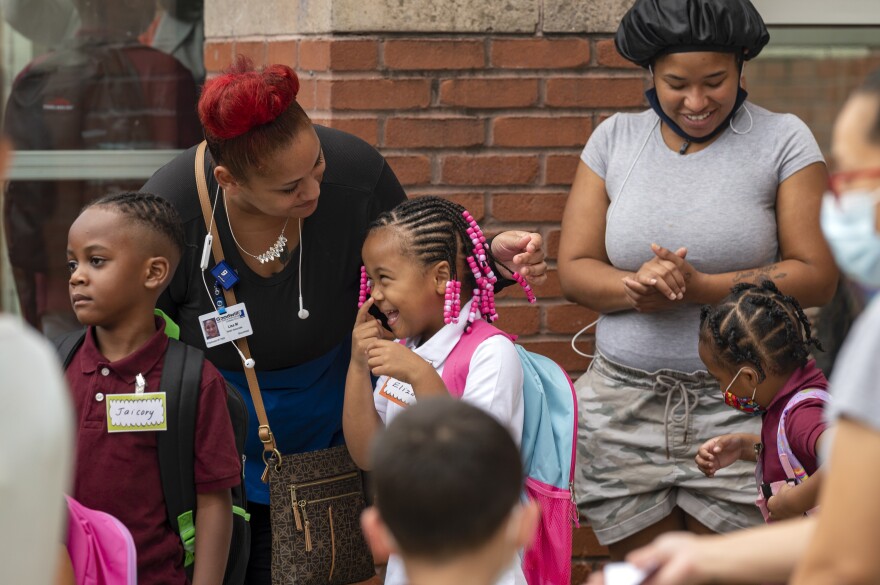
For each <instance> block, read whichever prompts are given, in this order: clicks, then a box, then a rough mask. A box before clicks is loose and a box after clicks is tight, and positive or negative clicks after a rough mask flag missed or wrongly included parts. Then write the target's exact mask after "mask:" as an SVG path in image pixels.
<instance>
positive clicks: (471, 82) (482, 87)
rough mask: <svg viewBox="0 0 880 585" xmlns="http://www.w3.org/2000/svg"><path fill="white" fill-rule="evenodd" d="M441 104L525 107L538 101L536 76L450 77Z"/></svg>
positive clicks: (443, 82)
mask: <svg viewBox="0 0 880 585" xmlns="http://www.w3.org/2000/svg"><path fill="white" fill-rule="evenodd" d="M440 103H441V104H442V105H444V106H460V107H464V108H525V107H528V106H534V105H535V104H537V103H538V80H537V79H479V78H476V79H447V80H444V81H442V82H440Z"/></svg>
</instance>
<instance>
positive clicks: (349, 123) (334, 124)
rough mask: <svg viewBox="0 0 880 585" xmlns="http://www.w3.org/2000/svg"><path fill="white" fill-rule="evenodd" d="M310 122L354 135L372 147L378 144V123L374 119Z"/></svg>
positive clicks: (313, 119) (317, 119) (313, 120)
mask: <svg viewBox="0 0 880 585" xmlns="http://www.w3.org/2000/svg"><path fill="white" fill-rule="evenodd" d="M312 122H314V123H315V124H321V125H323V126H329V127H330V128H336V129H338V130H342V131H343V132H348V133H349V134H354V135H355V136H357V137H358V138H360V139H361V140H363V141H364V142H368V143H370V144H371V145H373V146H378V144H379V121H378V120H377V119H376V118H338V117H335V118H327V119H320V118H312Z"/></svg>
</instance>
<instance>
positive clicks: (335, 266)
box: [142, 126, 406, 370]
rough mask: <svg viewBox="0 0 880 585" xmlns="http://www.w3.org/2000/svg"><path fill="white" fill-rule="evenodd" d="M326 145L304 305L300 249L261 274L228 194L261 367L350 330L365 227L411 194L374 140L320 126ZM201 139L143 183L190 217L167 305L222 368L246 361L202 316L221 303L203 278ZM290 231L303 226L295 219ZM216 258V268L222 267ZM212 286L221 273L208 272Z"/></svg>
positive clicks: (281, 364)
mask: <svg viewBox="0 0 880 585" xmlns="http://www.w3.org/2000/svg"><path fill="white" fill-rule="evenodd" d="M315 131H316V132H317V133H318V139H319V140H320V141H321V147H322V149H323V151H324V157H325V160H326V165H327V166H326V170H325V172H324V179H323V181H322V182H321V195H320V199H319V201H318V207H317V209H316V210H315V212H314V213H313V214H312V215H311V216H309V217H308V218H306V219H305V220H303V224H302V242H301V244H300V245H301V246H302V250H303V257H302V282H303V286H302V294H303V306H304V307H305V308H306V309H308V311H309V313H310V316H309V318H308V319H305V320H302V319H300V318H299V317H297V312H298V311H299V303H298V296H299V274H298V262H299V248H296V249H293V250H291V259H290V262H289V263H288V264H287V265H286V266H285V267H284V268H283V269H282V270H281V272H279V273H278V274H275V275H273V276H270V277H268V278H264V277H262V276H259V275H258V274H256V273H254V272H253V271H252V270H251V269H250V268H248V267H247V265H246V264H245V263H244V260H242V257H241V255H240V254H239V250H238V248H237V247H236V245H235V243H234V242H233V240H232V236H231V234H230V232H229V224H228V222H227V220H226V211H225V209H224V207H223V198H222V197H221V198H220V199H219V201H218V203H217V210H216V213H215V216H214V221H215V222H216V224H217V231H218V233H219V235H220V240H221V242H222V244H223V253H224V255H225V256H226V261H227V263H229V264H230V265H231V266H232V267H233V268H234V269H235V270H236V271H237V272H238V276H239V277H240V278H241V280H240V281H239V283H238V284H237V285H236V286H235V288H234V291H235V295H236V298H237V299H238V302H243V303H245V305H246V306H247V309H248V313H249V314H250V319H251V325H252V326H253V330H254V334H253V335H251V336H250V337H248V345H249V346H250V349H251V353H252V355H253V358H254V360H255V361H256V369H257V370H278V369H283V368H289V367H292V366H296V365H299V364H302V363H304V362H307V361H310V360H312V359H314V358H316V357H319V356H322V355H324V354H326V353H327V352H328V351H330V350H331V349H332V348H334V347H335V346H337V345H338V344H339V343H341V342H342V341H343V340H345V338H346V337H347V336H348V335H349V333H350V332H351V329H352V327H353V326H354V318H355V315H356V313H357V298H358V287H359V285H360V266H361V246H362V244H363V241H364V237H365V236H366V229H367V227H368V226H369V224H370V222H372V221H373V220H374V219H375V218H376V217H377V216H378V215H379V214H380V213H381V212H382V211H385V210H388V209H391V208H393V207H394V206H395V205H397V204H398V203H400V202H401V201H403V200H404V199H405V198H406V194H405V193H404V191H403V188H402V187H401V186H400V183H399V182H398V180H397V177H396V176H395V175H394V172H393V171H392V170H391V168H390V167H389V166H388V163H387V162H385V159H384V158H383V157H382V155H380V154H379V153H378V152H377V151H376V150H375V149H374V148H373V147H371V146H370V145H369V144H367V143H366V142H364V141H362V140H360V139H359V138H356V137H355V136H352V135H351V134H347V133H345V132H341V131H339V130H333V129H330V128H325V127H322V126H315ZM195 152H196V148H195V147H193V148H190V149H189V150H187V151H186V152H184V153H183V154H181V155H180V156H178V157H177V158H175V159H174V160H172V161H171V162H170V163H168V164H167V165H165V166H164V167H162V168H161V169H159V170H158V171H156V173H155V174H154V175H153V176H152V178H150V180H149V181H147V183H146V185H144V187H143V189H142V190H143V191H145V192H150V193H154V194H156V195H160V196H162V197H164V198H166V199H168V200H169V201H171V203H173V204H174V206H175V207H176V208H177V211H178V212H179V213H180V215H181V218H182V219H183V224H184V232H185V234H186V244H187V248H186V250H185V252H184V256H183V258H182V260H181V263H180V267H179V268H178V269H177V272H176V273H175V275H174V278H173V280H172V281H171V285H170V286H169V287H168V289H167V290H166V291H165V293H164V294H163V295H162V297H161V298H160V299H159V307H160V308H161V309H162V310H164V311H165V312H166V313H168V314H169V315H170V316H171V317H172V318H173V319H174V320H175V321H176V322H177V323H178V324H179V325H180V339H181V341H184V342H186V343H189V344H191V345H194V346H196V347H198V348H200V349H202V350H203V351H205V354H206V355H207V357H208V359H210V360H211V362H213V363H214V364H215V365H216V366H217V367H219V368H222V369H228V370H241V369H242V364H241V358H239V356H238V354H237V353H236V352H235V350H234V349H233V348H231V347H229V344H228V343H224V344H221V345H219V346H217V347H214V348H212V349H206V348H205V343H204V338H203V337H202V330H201V326H200V325H199V321H198V317H199V315H202V314H204V313H209V312H211V311H213V310H214V306H213V304H212V300H211V298H209V297H208V292H207V291H206V290H205V286H204V285H203V284H202V278H201V270H200V269H199V262H200V260H201V254H202V246H203V244H204V240H205V234H206V233H207V229H206V228H205V223H204V219H203V217H202V210H201V206H200V204H199V197H198V189H197V187H196V180H195V176H194V174H193V166H194V164H195ZM212 168H213V161H212V159H211V157H210V153H207V152H206V155H205V177H206V178H207V179H208V193H209V194H210V196H211V201H212V203H213V198H214V194H215V192H216V189H217V182H216V181H215V180H214V176H213V172H212ZM287 229H288V230H291V229H293V230H295V229H297V228H296V223H295V222H290V224H289V225H288V227H287ZM213 265H214V261H213V260H212V261H211V265H210V266H209V269H210V268H211V267H213ZM205 280H206V281H207V283H208V287H209V288H210V289H211V290H212V291H213V282H214V278H213V276H211V274H210V272H209V271H205Z"/></svg>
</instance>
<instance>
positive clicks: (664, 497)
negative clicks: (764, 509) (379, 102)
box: [575, 355, 762, 544]
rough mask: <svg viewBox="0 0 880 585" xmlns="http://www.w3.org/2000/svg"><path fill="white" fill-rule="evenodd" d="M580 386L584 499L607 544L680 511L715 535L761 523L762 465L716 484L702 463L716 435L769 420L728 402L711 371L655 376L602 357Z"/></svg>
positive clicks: (752, 429) (579, 494)
mask: <svg viewBox="0 0 880 585" xmlns="http://www.w3.org/2000/svg"><path fill="white" fill-rule="evenodd" d="M575 388H576V389H577V394H578V403H579V415H578V416H579V428H578V453H577V465H578V469H577V475H576V476H575V494H576V498H577V502H578V507H579V508H580V511H581V513H582V514H584V515H585V516H586V517H587V518H589V519H590V523H591V524H592V526H593V530H595V532H596V536H597V537H598V538H599V542H601V543H602V544H611V543H614V542H617V541H620V540H623V539H624V538H627V537H628V536H631V535H633V534H635V533H637V532H639V531H641V530H643V529H645V528H647V527H649V526H651V525H653V524H656V523H657V522H659V521H660V520H662V519H663V518H665V517H666V516H668V515H669V514H670V513H671V512H672V510H673V508H675V507H676V506H677V507H679V508H681V509H682V510H684V511H685V512H686V513H687V514H689V515H690V516H693V517H694V518H696V519H697V520H698V521H699V522H701V523H702V524H704V525H705V526H707V527H709V528H711V529H712V530H714V531H716V532H729V531H731V530H736V529H739V528H746V527H748V526H753V525H756V524H761V523H762V519H761V514H760V512H759V511H758V508H757V507H756V506H755V504H754V502H755V496H756V490H755V475H754V473H755V464H754V463H747V462H742V461H740V462H737V463H735V464H734V465H732V466H730V467H728V468H726V469H723V470H721V471H720V472H719V473H717V474H716V475H715V477H713V478H707V477H706V476H704V475H703V474H702V473H701V472H700V470H699V469H698V468H697V465H696V463H695V462H694V456H695V455H696V454H697V449H699V447H700V445H701V444H702V443H703V442H705V441H706V440H708V439H711V438H712V437H715V436H717V435H722V434H725V433H733V432H737V433H755V434H759V433H760V432H761V430H760V419H758V418H752V417H748V416H745V415H743V414H741V413H739V412H737V411H735V410H734V409H732V408H730V407H728V406H726V405H725V404H724V400H723V398H722V396H721V391H720V389H719V387H718V383H717V382H716V381H715V380H714V379H713V378H712V377H711V376H709V374H708V373H707V372H696V373H693V374H685V373H683V372H677V371H674V370H660V371H658V372H654V373H648V372H643V371H641V370H637V369H634V368H628V367H625V366H621V365H619V364H616V363H614V362H611V361H609V360H608V359H606V358H604V357H602V356H601V355H597V356H596V358H595V359H594V360H593V363H592V365H591V366H590V369H589V371H588V372H587V373H586V374H584V375H583V376H581V378H580V379H578V381H577V383H576V384H575Z"/></svg>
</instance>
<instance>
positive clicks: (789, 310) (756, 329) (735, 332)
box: [700, 280, 822, 379]
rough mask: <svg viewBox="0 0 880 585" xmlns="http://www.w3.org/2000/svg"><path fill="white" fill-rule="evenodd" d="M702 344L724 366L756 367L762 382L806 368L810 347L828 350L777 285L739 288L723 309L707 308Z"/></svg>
mask: <svg viewBox="0 0 880 585" xmlns="http://www.w3.org/2000/svg"><path fill="white" fill-rule="evenodd" d="M700 341H701V342H703V343H706V344H707V345H708V346H709V347H712V348H713V353H714V354H715V356H716V358H717V359H718V360H719V362H721V363H723V364H728V365H729V366H732V367H733V366H737V365H739V364H742V363H749V364H752V365H753V366H754V367H755V369H756V370H757V372H758V375H759V376H760V377H761V379H764V378H766V377H767V374H768V373H771V374H786V373H789V372H793V371H794V370H796V369H797V368H800V367H803V366H804V365H805V364H806V363H807V360H808V358H809V355H810V346H814V347H816V348H817V349H819V350H822V345H821V344H820V343H819V340H818V339H816V338H815V337H813V336H812V328H811V326H810V321H809V319H808V318H807V316H806V315H805V314H804V311H803V309H801V306H800V304H799V303H798V302H797V299H795V298H794V297H792V296H791V295H785V294H782V293H781V292H780V291H779V289H778V288H776V284H774V283H773V281H771V280H764V281H763V282H761V283H760V284H751V283H742V284H738V285H736V286H734V287H733V288H732V289H731V292H730V295H728V296H727V297H726V298H725V299H724V300H723V301H721V303H720V304H719V305H717V306H710V305H705V306H703V308H702V310H701V312H700Z"/></svg>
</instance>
